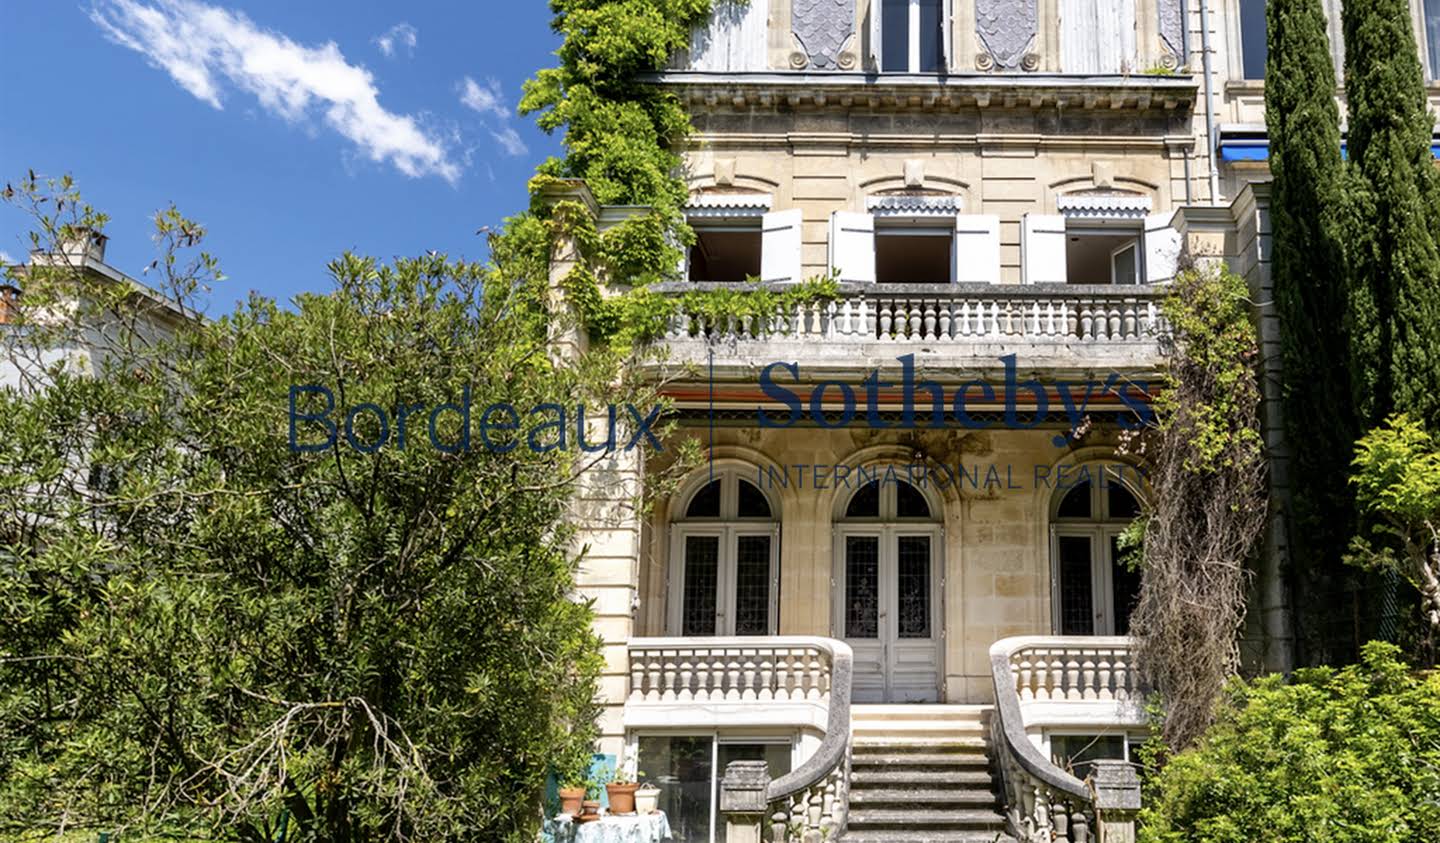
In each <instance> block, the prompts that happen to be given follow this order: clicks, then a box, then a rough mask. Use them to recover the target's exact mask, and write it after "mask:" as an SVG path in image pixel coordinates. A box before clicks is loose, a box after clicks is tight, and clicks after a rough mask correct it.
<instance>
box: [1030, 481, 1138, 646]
mask: <svg viewBox="0 0 1440 843" xmlns="http://www.w3.org/2000/svg"><path fill="white" fill-rule="evenodd" d="M1129 471H1130V469H1120V468H1118V467H1116V466H1113V465H1110V466H1090V467H1088V470H1087V467H1081V468H1080V469H1079V470H1078V471H1077V472H1074V473H1071V474H1070V477H1071V478H1072V479H1073V480H1074V482H1070V483H1066V484H1064V485H1063V486H1062V487H1058V488H1057V489H1056V490H1055V497H1054V504H1053V512H1052V516H1053V520H1052V528H1051V531H1052V535H1053V544H1052V553H1051V558H1052V560H1053V575H1054V578H1055V583H1056V588H1055V613H1054V614H1055V618H1054V622H1055V629H1056V631H1057V632H1059V633H1060V634H1061V635H1126V634H1128V633H1129V631H1130V613H1131V612H1132V611H1133V610H1134V608H1135V600H1136V598H1137V597H1139V594H1140V574H1139V572H1138V571H1132V570H1130V568H1129V567H1127V566H1126V565H1124V564H1123V562H1122V559H1121V557H1122V552H1121V550H1120V546H1119V540H1120V534H1121V533H1122V532H1124V531H1125V528H1126V527H1127V526H1129V524H1130V522H1131V521H1133V520H1135V518H1136V517H1137V516H1139V515H1140V502H1139V500H1138V499H1137V498H1136V495H1135V492H1134V491H1133V490H1132V488H1131V487H1130V486H1129V485H1127V483H1126V482H1125V480H1126V479H1127V478H1126V477H1125V475H1126V474H1127V473H1128V472H1129Z"/></svg>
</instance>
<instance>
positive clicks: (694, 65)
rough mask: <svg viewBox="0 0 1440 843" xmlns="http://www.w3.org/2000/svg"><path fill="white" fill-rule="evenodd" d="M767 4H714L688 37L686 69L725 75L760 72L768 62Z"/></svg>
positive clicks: (754, 0) (764, 0) (753, 1)
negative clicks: (708, 15) (687, 63)
mask: <svg viewBox="0 0 1440 843" xmlns="http://www.w3.org/2000/svg"><path fill="white" fill-rule="evenodd" d="M769 20H770V3H769V0H750V2H748V3H744V4H741V3H717V4H715V8H714V11H713V12H711V14H710V18H709V20H707V21H705V22H704V23H702V24H700V25H699V26H697V27H695V29H694V31H693V32H692V33H691V35H690V69H691V70H707V71H712V72H721V73H729V72H735V71H744V70H764V69H765V68H766V64H767V63H768V59H769V49H770V47H769V41H768V35H767V29H768V26H769Z"/></svg>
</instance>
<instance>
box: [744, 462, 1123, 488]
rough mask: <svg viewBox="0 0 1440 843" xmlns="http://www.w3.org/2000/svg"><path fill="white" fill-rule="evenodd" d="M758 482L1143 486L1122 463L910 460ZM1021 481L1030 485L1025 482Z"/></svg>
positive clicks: (798, 472) (775, 474)
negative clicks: (951, 463)
mask: <svg viewBox="0 0 1440 843" xmlns="http://www.w3.org/2000/svg"><path fill="white" fill-rule="evenodd" d="M755 476H756V480H757V483H758V485H760V486H761V487H769V488H779V489H788V488H796V489H851V488H859V487H861V486H865V485H867V484H869V483H874V482H879V483H881V484H884V483H895V482H897V481H904V482H906V483H910V484H912V485H917V486H925V485H933V486H935V487H936V488H939V489H946V488H951V487H955V488H958V489H960V490H970V491H980V492H985V491H999V490H1004V489H1026V488H1035V489H1040V488H1044V489H1062V490H1063V489H1073V488H1075V487H1076V486H1084V485H1086V484H1094V485H1095V486H1098V487H1099V488H1102V489H1103V488H1107V487H1109V486H1112V485H1121V486H1130V487H1131V488H1135V487H1139V486H1143V485H1144V478H1145V473H1144V472H1143V471H1142V470H1140V469H1139V468H1137V467H1135V466H1133V465H1127V464H1125V463H1120V462H1116V463H1103V464H1093V463H1091V464H1086V465H1063V464H1062V465H1041V464H1036V465H1029V466H1027V465H1017V464H1013V463H975V464H972V465H964V464H962V463H956V464H954V465H950V464H947V463H934V462H925V463H912V464H910V465H903V466H896V465H852V464H849V463H790V464H788V465H783V466H767V467H762V468H758V469H756V472H755ZM1026 484H1029V485H1028V486H1027V485H1026Z"/></svg>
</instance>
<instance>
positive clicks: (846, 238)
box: [830, 211, 875, 283]
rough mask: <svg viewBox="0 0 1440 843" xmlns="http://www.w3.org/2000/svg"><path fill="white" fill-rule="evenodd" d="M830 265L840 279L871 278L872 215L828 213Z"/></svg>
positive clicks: (857, 279) (872, 250)
mask: <svg viewBox="0 0 1440 843" xmlns="http://www.w3.org/2000/svg"><path fill="white" fill-rule="evenodd" d="M830 268H831V269H839V270H840V280H841V281H859V282H862V283H874V281H875V218H874V217H873V216H871V215H869V214H862V213H858V212H856V211H836V212H835V213H834V214H832V215H831V216H830Z"/></svg>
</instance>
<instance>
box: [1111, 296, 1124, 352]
mask: <svg viewBox="0 0 1440 843" xmlns="http://www.w3.org/2000/svg"><path fill="white" fill-rule="evenodd" d="M1108 336H1109V338H1110V341H1111V342H1115V341H1117V340H1123V339H1125V335H1124V334H1123V333H1122V332H1121V330H1120V303H1119V302H1116V301H1112V302H1110V333H1109V334H1108Z"/></svg>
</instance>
